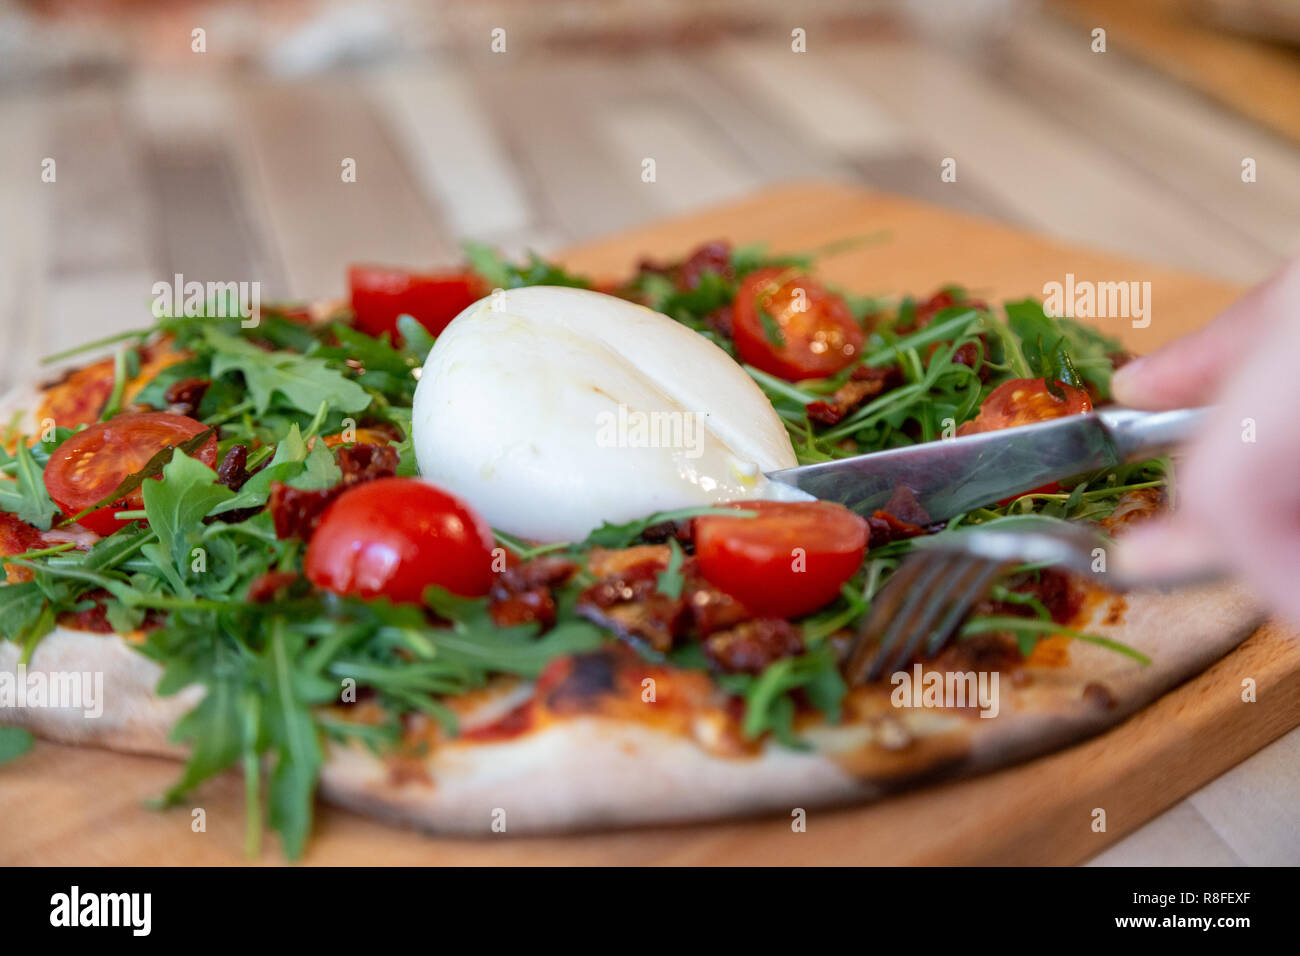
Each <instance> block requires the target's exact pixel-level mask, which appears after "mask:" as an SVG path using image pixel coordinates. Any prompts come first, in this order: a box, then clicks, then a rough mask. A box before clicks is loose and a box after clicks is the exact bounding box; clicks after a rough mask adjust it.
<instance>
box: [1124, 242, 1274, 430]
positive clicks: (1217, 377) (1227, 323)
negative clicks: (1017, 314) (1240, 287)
mask: <svg viewBox="0 0 1300 956" xmlns="http://www.w3.org/2000/svg"><path fill="white" fill-rule="evenodd" d="M1296 302H1300V260H1297V261H1296V262H1294V263H1292V264H1291V265H1290V266H1289V267H1288V268H1286V269H1284V270H1283V271H1282V272H1279V273H1278V274H1277V275H1275V276H1274V277H1273V278H1272V279H1270V280H1269V281H1267V282H1265V283H1264V284H1262V285H1260V286H1256V287H1255V288H1254V289H1252V290H1251V291H1250V292H1249V293H1248V294H1247V295H1246V296H1245V297H1244V298H1242V299H1240V300H1239V301H1237V302H1234V303H1233V304H1232V305H1231V306H1229V307H1228V308H1227V309H1226V310H1225V311H1224V312H1223V313H1222V314H1220V316H1219V317H1218V318H1217V319H1215V320H1214V321H1213V322H1211V323H1210V324H1209V325H1207V326H1206V327H1205V328H1203V329H1201V330H1199V331H1197V332H1193V333H1192V334H1191V335H1187V336H1184V337H1183V338H1180V339H1178V340H1177V341H1175V342H1172V343H1170V344H1169V345H1166V346H1165V347H1164V348H1162V349H1160V350H1159V351H1157V352H1154V353H1152V354H1151V355H1148V356H1145V357H1143V358H1138V359H1134V360H1133V361H1132V362H1130V363H1128V364H1127V365H1125V366H1124V367H1123V368H1121V369H1119V370H1118V371H1116V372H1115V375H1114V377H1113V378H1112V379H1111V393H1112V394H1113V395H1114V397H1115V400H1116V401H1117V402H1119V403H1120V404H1121V405H1127V406H1129V407H1131V408H1152V409H1160V408H1185V407H1188V406H1192V405H1204V404H1206V403H1207V402H1209V401H1210V400H1211V399H1212V398H1213V396H1214V394H1215V393H1216V392H1217V390H1218V388H1219V386H1220V385H1221V384H1222V383H1223V381H1224V380H1225V379H1226V378H1227V377H1228V375H1229V374H1230V373H1231V372H1232V371H1233V370H1234V369H1235V368H1236V367H1237V365H1238V364H1239V362H1240V361H1241V359H1242V358H1243V357H1244V356H1245V355H1246V353H1247V352H1248V351H1249V350H1250V349H1251V347H1252V346H1253V345H1255V344H1257V343H1258V342H1259V340H1260V338H1261V336H1263V335H1265V334H1266V333H1267V326H1269V325H1271V324H1272V323H1274V322H1278V321H1281V319H1282V317H1283V316H1284V315H1285V314H1286V309H1287V308H1288V305H1289V307H1290V308H1292V309H1294V308H1295V303H1296Z"/></svg>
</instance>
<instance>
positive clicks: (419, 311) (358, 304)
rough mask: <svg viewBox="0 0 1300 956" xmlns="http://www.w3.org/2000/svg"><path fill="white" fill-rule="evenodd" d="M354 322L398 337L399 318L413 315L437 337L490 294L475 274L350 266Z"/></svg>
mask: <svg viewBox="0 0 1300 956" xmlns="http://www.w3.org/2000/svg"><path fill="white" fill-rule="evenodd" d="M348 287H349V288H350V289H351V291H352V311H353V312H354V313H355V315H356V318H355V320H354V324H355V325H356V327H357V328H359V329H360V330H361V331H362V332H365V333H366V334H367V335H373V336H378V335H380V334H381V333H383V332H388V333H389V334H390V335H391V336H392V339H393V341H394V342H396V341H397V340H398V334H397V317H398V316H399V315H409V316H412V317H413V318H415V319H416V321H418V322H419V323H420V324H421V325H423V326H424V327H425V328H426V329H428V330H429V331H430V332H431V333H432V334H434V335H437V334H438V333H440V332H441V331H442V330H443V329H445V328H446V327H447V325H448V323H450V322H451V320H452V319H454V318H456V316H458V315H460V313H461V312H462V311H464V310H465V309H466V308H467V307H468V306H470V305H472V304H473V303H475V302H477V301H478V300H479V299H481V298H483V296H485V295H487V293H488V289H487V288H486V283H485V282H483V280H482V279H480V278H479V277H478V275H476V274H475V273H473V272H467V271H466V272H462V271H441V272H410V271H408V270H406V269H388V268H384V267H382V266H352V267H351V268H350V269H348Z"/></svg>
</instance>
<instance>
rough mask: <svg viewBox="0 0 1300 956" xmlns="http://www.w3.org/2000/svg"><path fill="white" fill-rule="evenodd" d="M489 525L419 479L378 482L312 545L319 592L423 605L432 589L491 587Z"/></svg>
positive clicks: (472, 591) (359, 492) (346, 500)
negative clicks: (380, 598) (428, 588)
mask: <svg viewBox="0 0 1300 956" xmlns="http://www.w3.org/2000/svg"><path fill="white" fill-rule="evenodd" d="M493 547H495V544H494V542H493V539H492V530H491V528H489V527H488V525H487V523H486V522H485V521H484V520H483V519H482V518H480V517H479V516H478V515H477V514H475V513H474V512H473V511H471V510H470V508H469V506H468V505H466V504H465V502H463V501H461V500H460V499H459V498H457V497H455V496H454V495H449V494H448V493H447V492H445V491H443V490H442V489H440V488H436V487H434V486H433V485H431V484H429V483H428V482H425V481H420V480H419V479H416V478H380V479H378V480H377V481H368V482H366V483H365V484H361V485H357V486H356V487H355V488H350V489H349V490H347V491H345V492H343V494H341V495H339V496H338V498H336V499H335V500H334V501H333V503H332V504H330V506H329V507H328V508H327V509H325V514H324V515H323V516H322V517H321V521H320V524H319V525H318V526H317V528H316V531H315V533H314V534H313V535H312V536H311V541H310V542H308V544H307V556H306V559H305V560H304V562H303V570H304V571H305V572H306V574H307V579H308V580H309V581H311V582H312V584H315V585H316V586H317V587H320V588H324V589H326V590H328V591H334V592H336V593H338V594H353V595H357V596H358V597H366V598H371V597H386V598H388V599H389V600H390V601H393V602H396V603H409V604H419V603H421V602H422V601H423V599H424V590H425V588H427V587H428V586H429V585H431V584H437V585H439V586H440V587H443V588H446V589H447V590H448V591H450V592H451V593H453V594H459V595H460V596H462V597H481V596H483V595H484V594H487V592H488V588H490V587H491V586H492V549H493Z"/></svg>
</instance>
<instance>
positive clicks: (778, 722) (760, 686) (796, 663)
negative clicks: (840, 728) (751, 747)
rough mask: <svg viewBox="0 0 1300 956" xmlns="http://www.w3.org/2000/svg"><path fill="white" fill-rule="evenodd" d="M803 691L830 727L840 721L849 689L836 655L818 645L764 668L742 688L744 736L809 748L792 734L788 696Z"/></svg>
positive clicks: (792, 707)
mask: <svg viewBox="0 0 1300 956" xmlns="http://www.w3.org/2000/svg"><path fill="white" fill-rule="evenodd" d="M796 689H802V690H803V691H804V693H806V694H807V695H808V698H809V701H810V702H811V703H812V705H813V706H814V707H816V708H818V709H819V710H821V711H822V712H823V713H824V714H825V715H826V719H827V720H828V721H830V722H832V723H834V722H836V721H838V720H839V719H840V705H841V703H842V702H843V700H844V695H845V694H846V693H847V692H848V687H847V685H845V683H844V679H843V678H842V677H841V676H840V671H839V666H838V663H837V662H836V659H835V651H834V649H833V648H832V647H831V646H830V645H829V644H821V645H819V646H817V647H815V648H813V649H812V650H810V651H808V652H807V653H806V654H804V655H803V656H801V657H785V658H782V659H781V660H779V661H775V662H774V663H772V664H769V665H768V666H767V669H766V670H764V671H763V673H762V674H760V675H758V677H756V678H751V679H750V680H749V681H748V686H747V687H746V688H745V719H744V721H743V723H742V725H741V729H742V731H743V733H744V735H745V736H746V737H747V738H749V739H751V740H753V739H755V738H757V737H760V736H762V734H763V733H764V732H765V731H769V730H770V731H771V732H772V733H773V735H775V736H776V738H777V739H778V740H780V741H781V742H782V743H783V744H785V745H786V746H789V747H794V748H796V749H807V747H808V745H807V744H806V743H805V742H803V741H801V740H799V738H797V737H796V736H795V734H794V729H793V718H794V712H795V708H794V701H793V700H792V699H791V698H790V696H789V695H790V692H791V691H793V690H796Z"/></svg>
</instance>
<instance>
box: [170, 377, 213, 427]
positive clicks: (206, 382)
mask: <svg viewBox="0 0 1300 956" xmlns="http://www.w3.org/2000/svg"><path fill="white" fill-rule="evenodd" d="M211 385H212V380H211V379H206V378H183V379H181V380H180V381H177V382H172V383H171V385H169V386H167V391H165V392H164V393H163V401H165V402H166V403H167V411H169V412H171V413H172V414H173V415H188V416H190V417H191V418H193V417H194V413H195V412H197V411H198V410H199V405H201V404H202V403H203V396H204V395H206V394H207V393H208V388H209V386H211Z"/></svg>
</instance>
